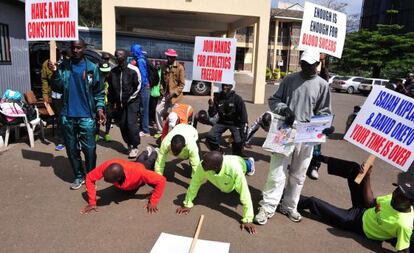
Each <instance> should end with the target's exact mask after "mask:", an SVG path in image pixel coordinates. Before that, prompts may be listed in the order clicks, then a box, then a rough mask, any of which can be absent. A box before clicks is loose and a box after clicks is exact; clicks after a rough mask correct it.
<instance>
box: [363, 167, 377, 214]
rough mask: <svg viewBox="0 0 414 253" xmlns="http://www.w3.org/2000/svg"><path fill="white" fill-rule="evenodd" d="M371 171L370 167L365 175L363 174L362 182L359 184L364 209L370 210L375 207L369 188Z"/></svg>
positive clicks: (372, 194)
mask: <svg viewBox="0 0 414 253" xmlns="http://www.w3.org/2000/svg"><path fill="white" fill-rule="evenodd" d="M361 166H362V165H361ZM371 171H372V166H371V167H370V168H369V169H368V171H367V173H366V174H365V177H364V180H363V181H362V182H361V184H362V192H363V195H364V206H365V208H371V207H374V206H375V205H376V200H375V197H374V193H373V192H372V188H371Z"/></svg>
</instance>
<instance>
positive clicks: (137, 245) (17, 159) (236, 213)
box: [0, 74, 401, 253]
mask: <svg viewBox="0 0 414 253" xmlns="http://www.w3.org/2000/svg"><path fill="white" fill-rule="evenodd" d="M237 80H238V81H237V83H238V85H237V92H239V93H240V94H241V95H242V96H243V98H244V99H246V100H247V101H251V98H252V85H251V78H250V77H249V76H247V75H242V74H239V75H237ZM276 88H277V87H276V86H271V85H268V86H267V87H266V96H270V95H271V94H273V93H274V91H275V90H276ZM207 100H208V97H195V96H186V97H185V101H186V102H187V103H190V104H192V105H193V106H194V107H195V108H196V109H202V108H207ZM364 100H365V97H363V96H359V95H348V94H344V93H341V94H339V93H333V94H332V105H333V111H334V113H335V120H334V125H335V127H336V133H335V134H334V135H333V136H332V138H331V139H329V140H328V142H327V143H326V144H325V145H324V146H323V148H322V150H323V153H324V154H326V155H329V156H335V157H338V158H344V159H349V160H354V161H357V162H362V161H363V160H364V159H366V158H367V156H368V154H367V153H366V152H364V151H362V150H360V149H359V148H357V147H355V146H353V145H351V144H349V143H347V142H346V141H344V140H341V137H342V134H343V133H344V130H345V121H346V117H347V116H348V114H349V113H351V112H352V109H353V106H354V105H361V104H362V103H363V101H364ZM247 109H248V112H249V121H250V122H252V121H253V120H255V119H256V117H258V116H259V115H260V114H261V113H262V112H264V111H266V110H267V109H268V107H267V105H254V104H252V103H251V102H248V103H247ZM207 131H208V127H206V126H204V125H200V127H199V133H200V134H201V135H203V134H204V133H206V132H207ZM111 135H112V136H113V139H114V141H113V142H110V143H104V142H102V141H100V142H99V143H98V148H97V155H98V163H101V162H103V161H104V160H106V159H110V158H126V154H125V148H124V145H123V142H122V138H121V136H120V133H119V129H118V128H117V127H114V128H113V129H112V130H111ZM49 136H50V133H49ZM265 136H266V135H265V133H264V132H263V131H262V130H259V131H258V133H257V135H256V136H255V138H254V139H253V141H252V144H253V145H254V147H253V149H248V150H246V151H245V155H247V156H253V157H255V159H256V161H257V163H256V174H255V175H254V176H253V177H248V179H247V180H248V183H249V186H250V191H251V195H252V198H253V203H254V205H255V208H256V207H257V203H258V201H259V200H260V194H261V189H262V187H263V185H264V183H265V180H266V176H267V172H268V167H269V161H270V156H269V153H268V152H265V151H264V150H263V149H262V148H261V147H260V145H261V144H262V143H263V141H264V138H265ZM24 141H25V140H24V139H23V140H18V143H13V144H12V145H11V146H10V149H9V150H8V151H5V152H4V153H1V154H0V192H1V199H0V217H1V218H0V226H1V228H2V229H1V230H0V249H1V251H2V252H74V251H76V252H114V251H117V252H149V251H150V250H151V248H152V246H153V245H154V243H155V241H156V240H157V238H158V236H159V234H160V233H161V232H167V233H172V234H176V235H183V236H192V235H193V233H194V231H195V227H196V224H197V221H198V218H199V216H200V215H201V214H204V215H205V216H206V217H205V220H204V226H203V228H202V230H201V234H200V238H201V239H206V240H215V241H223V242H230V243H231V246H230V252H232V253H233V252H234V253H235V252H269V253H270V252H355V253H357V252H390V249H392V247H391V246H390V245H388V244H386V243H384V244H383V245H382V247H385V248H382V247H381V246H380V245H379V244H378V243H375V242H372V241H369V240H367V239H363V238H361V237H360V236H357V235H354V234H352V233H349V232H345V231H342V230H339V229H336V228H332V227H331V226H329V225H326V224H323V223H320V222H318V221H315V220H313V219H310V218H307V217H304V219H303V220H302V222H300V223H293V222H291V221H289V220H288V219H287V218H286V217H285V216H282V215H280V214H276V215H275V216H274V217H273V218H272V219H271V220H269V222H268V223H267V224H266V225H265V226H258V227H257V229H258V234H257V235H255V236H251V235H248V234H247V232H245V231H240V228H239V220H240V219H241V206H240V205H239V198H238V195H237V194H236V193H231V194H225V193H221V192H220V191H219V190H217V189H216V188H214V187H213V186H212V185H211V184H209V183H207V184H205V185H204V186H202V188H201V189H200V192H199V196H198V199H197V200H196V202H195V204H196V205H195V207H194V208H193V209H192V211H191V213H190V214H189V215H187V216H178V215H176V214H175V209H176V208H177V207H178V206H179V205H180V204H181V203H182V200H183V198H184V194H185V191H186V188H187V186H188V184H189V182H190V179H189V175H190V167H189V166H188V164H187V162H180V161H178V160H174V159H170V161H171V162H170V163H168V165H167V166H168V167H167V169H166V177H167V179H168V184H167V187H166V191H165V193H164V196H163V198H162V200H161V202H160V205H159V208H160V211H159V212H158V213H157V214H152V215H150V214H147V213H146V212H145V209H144V208H143V207H144V205H145V203H146V197H147V196H148V195H147V194H148V193H149V192H150V191H151V188H150V187H148V186H144V187H142V188H141V189H140V190H139V191H138V192H137V194H136V195H133V196H131V195H126V194H124V193H123V192H120V191H119V190H117V189H116V188H114V187H112V186H110V185H108V184H106V183H105V182H103V181H102V182H99V183H98V195H99V196H100V200H99V201H98V205H99V207H100V212H98V213H93V214H89V215H81V214H80V213H79V211H80V209H81V208H82V207H83V206H85V205H86V204H87V202H86V195H85V190H84V188H81V189H80V190H78V191H71V190H69V184H70V182H71V181H72V171H71V169H70V166H69V162H68V160H67V159H66V152H65V151H63V152H57V151H55V150H54V145H53V143H49V144H43V143H41V142H40V140H37V141H36V143H35V148H34V149H30V147H29V146H28V145H27V143H26V142H24ZM146 144H155V140H154V139H153V138H152V137H146V138H143V139H142V145H141V149H143V148H144V147H145V146H146ZM201 149H202V151H206V150H207V149H206V147H205V145H204V143H202V144H201ZM398 175H399V172H398V171H397V169H395V168H392V167H391V166H390V165H388V164H386V163H384V162H382V161H380V160H377V161H376V165H375V170H374V171H373V173H372V180H373V182H372V186H373V189H374V194H375V195H382V194H387V193H389V192H391V191H392V190H393V187H392V185H391V183H392V182H396V181H397V180H398ZM400 177H401V176H400ZM303 194H304V195H306V196H311V195H314V196H318V197H320V198H322V199H324V200H327V201H329V202H332V203H334V204H336V205H338V206H340V207H344V208H348V207H350V204H351V202H350V197H349V192H348V188H347V183H346V181H345V180H342V179H340V178H336V177H333V176H329V175H327V173H326V167H325V165H323V166H322V167H321V170H320V179H319V180H318V181H312V180H310V179H307V180H306V182H305V187H304V190H303Z"/></svg>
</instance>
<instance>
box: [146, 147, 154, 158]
mask: <svg viewBox="0 0 414 253" xmlns="http://www.w3.org/2000/svg"><path fill="white" fill-rule="evenodd" d="M146 149H147V152H148V157H150V156H151V154H152V151H153V150H154V149H153V148H152V147H151V146H147V148H146Z"/></svg>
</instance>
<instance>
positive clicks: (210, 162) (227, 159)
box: [177, 151, 256, 234]
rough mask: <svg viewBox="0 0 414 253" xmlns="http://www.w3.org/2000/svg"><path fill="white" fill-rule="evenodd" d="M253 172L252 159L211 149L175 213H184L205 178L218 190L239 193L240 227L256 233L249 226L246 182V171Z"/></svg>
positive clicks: (251, 207)
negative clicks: (240, 207) (241, 208)
mask: <svg viewBox="0 0 414 253" xmlns="http://www.w3.org/2000/svg"><path fill="white" fill-rule="evenodd" d="M254 172H255V167H254V159H253V158H252V157H251V158H249V159H247V160H245V159H243V158H242V157H240V156H235V155H224V156H223V155H222V154H221V153H220V152H218V151H212V152H209V153H206V154H205V155H204V160H203V161H202V162H201V163H200V165H199V167H198V168H197V170H196V171H195V174H194V175H193V178H192V179H191V182H190V186H189V187H188V190H187V194H186V196H185V200H184V202H183V204H184V207H181V208H178V209H177V213H178V214H188V213H189V212H190V208H192V207H193V206H194V204H193V200H194V199H195V197H197V193H198V190H199V189H200V187H201V185H202V184H203V183H204V182H205V180H206V179H207V180H208V181H210V183H212V184H213V185H214V186H216V187H217V188H218V189H220V190H221V191H222V192H225V193H230V192H232V191H234V190H235V191H236V192H237V193H239V194H240V202H241V204H242V206H243V215H242V220H241V221H242V224H241V228H242V229H244V228H245V229H246V230H247V231H248V232H249V233H250V234H256V228H255V226H254V225H253V223H252V222H253V217H254V212H253V204H252V198H251V196H250V191H249V186H248V185H247V180H246V176H245V175H246V174H247V175H249V176H251V175H253V174H254Z"/></svg>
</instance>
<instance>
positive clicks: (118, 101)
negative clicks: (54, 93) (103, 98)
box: [108, 49, 140, 158]
mask: <svg viewBox="0 0 414 253" xmlns="http://www.w3.org/2000/svg"><path fill="white" fill-rule="evenodd" d="M115 57H116V59H117V62H118V66H116V67H115V68H113V69H112V70H111V73H110V75H109V78H108V84H109V89H108V90H109V92H108V100H109V102H110V103H111V104H112V105H114V107H115V108H116V110H117V113H116V114H117V116H118V120H119V128H120V129H121V134H122V138H123V139H124V141H125V142H126V143H127V145H128V151H129V158H136V157H137V156H138V145H139V144H140V137H139V125H138V118H139V109H140V107H139V106H140V94H139V90H140V83H139V79H138V75H137V73H136V72H135V71H134V70H132V69H130V68H128V65H127V61H126V58H127V52H126V51H125V50H123V49H117V50H116V51H115Z"/></svg>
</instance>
